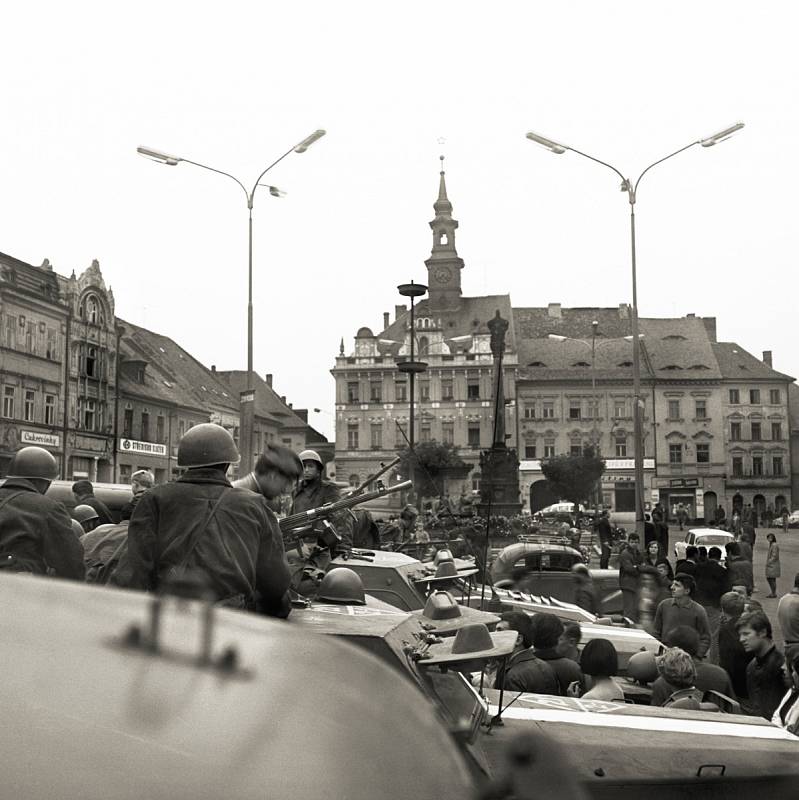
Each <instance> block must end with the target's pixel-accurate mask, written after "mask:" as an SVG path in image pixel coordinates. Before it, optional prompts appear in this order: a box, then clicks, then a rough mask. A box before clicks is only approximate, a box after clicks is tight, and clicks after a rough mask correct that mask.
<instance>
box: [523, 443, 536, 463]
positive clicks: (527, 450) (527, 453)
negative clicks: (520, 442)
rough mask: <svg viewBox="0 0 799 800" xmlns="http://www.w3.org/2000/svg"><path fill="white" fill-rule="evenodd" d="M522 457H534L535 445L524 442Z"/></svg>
mask: <svg viewBox="0 0 799 800" xmlns="http://www.w3.org/2000/svg"><path fill="white" fill-rule="evenodd" d="M524 457H525V458H526V459H528V460H529V459H533V458H536V454H535V445H534V444H526V445H525V446H524Z"/></svg>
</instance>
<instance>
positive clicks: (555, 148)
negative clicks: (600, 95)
mask: <svg viewBox="0 0 799 800" xmlns="http://www.w3.org/2000/svg"><path fill="white" fill-rule="evenodd" d="M743 127H744V123H743V122H736V123H735V124H734V125H731V126H730V127H729V128H725V129H724V130H722V131H719V132H718V133H714V134H713V135H712V136H708V137H707V138H705V139H697V140H696V141H695V142H691V143H690V144H687V145H685V146H684V147H681V148H680V149H679V150H675V151H674V152H673V153H669V154H668V155H667V156H664V157H663V158H659V159H658V160H657V161H653V162H652V163H651V164H650V165H649V166H648V167H647V168H646V169H645V170H644V171H643V172H642V173H641V174H640V175H639V176H638V178H636V180H635V182H634V183H633V182H632V181H631V180H629V179H628V178H625V177H624V175H622V173H621V172H619V170H617V169H616V167H614V166H613V165H612V164H608V163H607V162H606V161H601V160H600V159H598V158H595V157H594V156H591V155H588V153H583V152H582V151H580V150H577V149H576V148H574V147H570V146H569V145H565V144H562V143H560V142H556V141H554V140H553V139H548V138H547V137H545V136H541V135H540V134H538V133H533V131H529V132H528V133H527V138H528V139H529V140H530V141H532V142H535V143H536V144H539V145H541V146H542V147H545V148H546V149H547V150H549V151H550V152H552V153H555V154H556V155H562V154H563V153H565V152H566V151H567V150H570V151H571V152H572V153H576V154H577V155H578V156H583V158H587V159H589V161H594V162H596V163H597V164H601V165H602V166H603V167H607V168H608V169H611V170H613V172H615V173H616V174H617V175H618V176H619V178H621V187H620V189H621V191H622V192H626V193H627V199H628V201H629V203H630V254H631V266H632V290H633V303H632V313H631V316H632V340H633V438H634V440H635V445H634V446H635V454H634V455H635V529H636V531H637V533H638V535H639V536H640V537H641V540H642V541H643V537H644V454H643V437H642V435H641V434H642V425H641V403H642V401H641V353H640V350H641V347H640V342H639V333H638V285H637V281H636V262H635V201H636V196H637V192H638V184H639V183H640V182H641V178H643V177H644V175H646V173H647V172H649V170H650V169H652V167H655V166H657V165H658V164H662V163H663V162H664V161H667V160H668V159H670V158H672V157H673V156H676V155H677V154H678V153H682V152H683V151H684V150H688V149H689V148H691V147H694V146H695V145H697V144H698V145H701V146H702V147H713V145H716V144H719V142H723V141H724V140H725V139H728V138H729V137H730V136H732V135H733V134H734V133H736V132H737V131H739V130H741V129H742V128H743Z"/></svg>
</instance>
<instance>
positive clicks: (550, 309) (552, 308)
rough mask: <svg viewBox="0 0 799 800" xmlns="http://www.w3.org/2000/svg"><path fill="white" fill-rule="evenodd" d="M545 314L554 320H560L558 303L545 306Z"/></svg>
mask: <svg viewBox="0 0 799 800" xmlns="http://www.w3.org/2000/svg"><path fill="white" fill-rule="evenodd" d="M547 314H549V316H550V317H555V318H556V319H560V318H561V313H560V303H550V304H549V305H548V306H547Z"/></svg>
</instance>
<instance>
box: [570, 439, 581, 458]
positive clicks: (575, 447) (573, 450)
mask: <svg viewBox="0 0 799 800" xmlns="http://www.w3.org/2000/svg"><path fill="white" fill-rule="evenodd" d="M582 454H583V446H582V444H580V442H577V443H576V444H572V445H570V446H569V455H571V456H581V455H582Z"/></svg>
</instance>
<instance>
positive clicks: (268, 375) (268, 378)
mask: <svg viewBox="0 0 799 800" xmlns="http://www.w3.org/2000/svg"><path fill="white" fill-rule="evenodd" d="M266 385H267V386H268V387H269V388H270V389H271V388H272V373H271V372H267V373H266Z"/></svg>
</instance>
